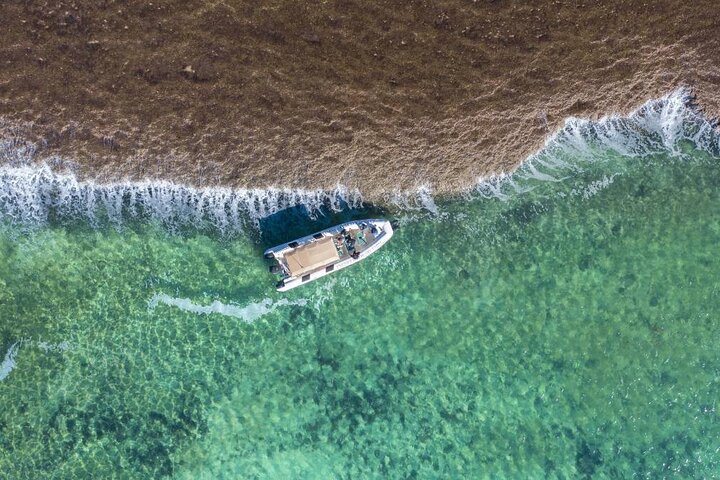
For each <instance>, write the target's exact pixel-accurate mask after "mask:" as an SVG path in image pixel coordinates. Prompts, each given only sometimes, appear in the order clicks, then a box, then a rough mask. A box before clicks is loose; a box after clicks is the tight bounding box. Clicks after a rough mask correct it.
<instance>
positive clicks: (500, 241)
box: [0, 104, 720, 479]
mask: <svg viewBox="0 0 720 480" xmlns="http://www.w3.org/2000/svg"><path fill="white" fill-rule="evenodd" d="M666 107H667V105H666V104H660V105H659V106H658V105H655V107H654V108H655V109H654V110H652V111H653V112H655V113H657V115H649V114H648V115H645V116H643V115H638V118H634V119H633V120H632V121H623V122H620V123H618V124H612V122H611V123H609V124H606V125H604V126H603V127H602V128H600V127H598V126H591V125H589V124H583V125H579V126H578V125H576V126H575V127H573V128H570V127H568V129H567V130H566V131H564V133H563V134H562V135H560V136H559V138H558V140H557V143H553V144H550V145H549V146H548V148H547V149H546V150H545V151H544V152H543V153H541V154H540V155H538V156H537V157H536V158H534V159H533V160H532V162H530V163H529V164H528V166H526V167H525V168H524V169H522V170H521V171H519V172H518V173H517V174H516V175H515V176H513V177H511V178H506V179H504V180H497V181H495V182H488V183H485V184H482V185H481V186H480V187H479V189H478V192H476V193H475V194H472V195H469V196H467V198H465V197H464V198H454V199H452V198H450V199H436V200H435V203H436V204H437V205H431V206H430V207H431V208H430V210H436V208H435V207H437V212H436V213H429V212H427V210H413V209H411V208H403V209H398V208H397V207H393V206H392V205H390V206H387V207H386V208H387V210H386V211H384V212H383V211H378V210H377V209H375V210H373V209H370V210H360V209H352V208H346V209H344V210H342V209H341V210H340V211H337V212H330V213H328V212H326V213H327V215H326V216H323V215H322V214H321V213H317V212H316V214H315V215H309V216H308V215H306V214H304V213H303V212H302V210H300V211H295V210H293V209H289V210H285V211H281V212H279V213H276V214H275V215H271V216H270V217H263V218H262V219H261V220H260V222H259V227H258V228H246V229H245V231H244V233H237V232H234V233H232V234H222V233H218V232H217V231H214V230H213V229H212V228H200V229H193V228H189V227H187V226H185V227H184V228H179V229H175V230H174V231H173V232H169V231H168V227H167V224H166V222H162V221H153V220H152V219H148V220H143V219H142V218H136V219H133V220H131V221H128V222H126V223H125V224H124V225H123V226H122V227H118V226H117V224H116V223H113V222H111V224H109V225H107V224H106V223H105V222H104V221H103V219H102V217H99V220H98V221H97V222H95V223H96V225H95V226H92V225H91V223H89V222H87V221H85V220H84V219H83V218H80V219H77V218H76V219H68V218H63V217H62V215H59V214H58V215H53V214H51V215H49V217H48V218H49V220H48V221H47V222H45V223H44V224H42V225H40V226H38V225H35V226H28V225H26V224H22V222H21V223H18V222H10V221H6V223H5V226H4V227H3V228H2V230H0V252H1V255H0V358H3V357H2V355H5V357H4V360H5V361H4V362H3V364H2V366H1V367H0V378H1V380H0V401H1V402H2V409H0V477H2V478H58V479H61V478H62V479H65V478H163V477H166V478H178V479H196V478H208V479H210V478H233V479H234V478H282V479H286V478H318V479H328V478H632V477H635V478H663V477H672V478H717V477H718V476H720V473H719V472H720V417H719V416H718V398H720V353H719V351H718V345H719V344H720V343H719V342H720V321H719V319H718V313H719V312H720V280H718V278H719V276H718V274H719V273H720V258H719V257H718V255H717V253H716V249H717V245H718V244H719V241H720V209H719V207H720V189H719V188H718V187H719V186H720V161H719V160H720V158H719V157H718V154H717V149H716V148H715V147H712V145H717V139H716V138H715V137H713V136H712V134H710V133H708V132H707V131H706V130H704V129H703V128H704V127H703V125H701V124H700V123H698V122H700V120H699V119H697V118H695V117H694V116H689V115H690V114H689V113H688V112H685V111H682V112H680V114H678V113H673V114H672V115H671V114H668V113H667V112H666V111H665V110H664V108H666ZM658 112H659V113H658ZM671 113H672V112H671ZM666 114H667V115H666ZM663 115H666V117H663ZM678 115H679V116H680V117H681V119H682V122H681V125H680V126H678V125H677V124H676V123H673V122H672V120H674V119H676V118H677V117H678ZM658 122H660V123H658ZM613 125H614V126H613ZM657 125H661V127H657ZM669 129H672V131H669ZM680 131H681V132H683V133H682V134H681V135H680V134H678V133H677V132H680ZM673 132H674V133H673ZM576 134H577V135H576ZM578 135H579V136H578ZM668 139H669V140H668ZM580 140H581V141H580ZM611 140H612V141H611ZM713 142H715V143H713ZM41 201H44V202H46V203H47V199H41ZM5 202H6V203H7V202H8V200H7V199H6V200H5ZM415 206H417V205H415ZM425 206H426V207H427V202H426V203H425ZM12 208H16V207H12ZM418 208H419V207H418ZM8 209H9V207H6V211H8ZM52 212H53V211H51V213H52ZM55 213H57V212H55ZM382 213H385V214H386V215H389V216H392V217H396V218H399V219H400V221H401V224H402V227H401V228H400V229H399V230H398V231H397V232H396V235H395V236H394V237H393V239H392V240H391V242H390V243H389V244H388V245H386V246H385V247H383V249H382V250H380V251H379V252H378V253H377V254H375V255H374V256H372V257H370V258H369V259H368V260H366V261H364V262H362V263H361V264H359V265H357V266H355V267H353V268H351V269H347V270H344V271H342V272H338V273H337V274H334V275H333V276H330V277H328V278H326V279H323V280H319V281H317V282H314V283H312V284H308V285H307V286H304V287H302V288H298V289H295V290H293V291H291V292H289V293H288V294H279V293H277V292H275V291H274V289H273V288H272V285H273V278H272V276H271V275H270V274H268V273H267V266H266V265H265V263H264V261H263V260H262V255H261V254H262V251H263V249H264V248H265V247H267V246H268V245H270V244H272V243H273V242H276V241H279V240H282V239H287V238H290V237H292V236H297V235H298V234H300V233H309V232H312V231H314V230H317V229H319V228H322V227H324V226H326V225H329V224H332V223H337V222H339V221H341V220H344V219H347V218H358V217H363V216H367V215H371V214H372V215H376V214H382ZM56 217H57V218H56ZM246 223H247V224H252V221H249V222H246ZM286 237H287V238H286ZM5 352H7V353H5Z"/></svg>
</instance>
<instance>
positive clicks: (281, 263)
mask: <svg viewBox="0 0 720 480" xmlns="http://www.w3.org/2000/svg"><path fill="white" fill-rule="evenodd" d="M392 235H393V228H392V225H390V222H389V221H387V220H378V219H371V220H362V221H354V222H346V223H342V224H340V225H336V226H334V227H330V228H327V229H325V230H322V231H320V232H317V233H315V234H313V235H308V236H306V237H302V238H299V239H297V240H294V241H292V242H288V243H283V244H282V245H278V246H277V247H273V248H269V249H267V250H266V251H265V258H267V259H274V260H275V261H276V262H277V263H276V264H274V265H271V266H270V272H272V273H277V274H280V275H281V276H282V279H281V280H280V281H279V282H278V283H277V285H276V287H277V290H278V291H279V292H284V291H287V290H290V289H292V288H295V287H298V286H300V285H303V284H305V283H308V282H311V281H313V280H317V279H318V278H320V277H324V276H325V275H329V274H331V273H333V272H336V271H338V270H341V269H343V268H345V267H349V266H350V265H354V264H355V263H357V262H359V261H360V260H363V259H365V258H367V257H368V256H369V255H371V254H372V253H374V252H375V251H377V250H378V249H379V248H380V247H381V246H383V245H384V244H385V243H386V242H387V241H388V240H390V237H392Z"/></svg>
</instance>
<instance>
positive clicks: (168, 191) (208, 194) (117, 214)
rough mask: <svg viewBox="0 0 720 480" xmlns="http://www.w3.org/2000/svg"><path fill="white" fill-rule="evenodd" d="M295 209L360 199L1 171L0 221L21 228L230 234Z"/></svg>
mask: <svg viewBox="0 0 720 480" xmlns="http://www.w3.org/2000/svg"><path fill="white" fill-rule="evenodd" d="M2 148H3V146H2V145H0V150H1V149H2ZM299 205H303V206H305V207H306V208H307V209H308V211H309V213H310V215H311V216H313V215H317V214H318V213H319V212H320V211H321V209H323V208H325V209H330V210H334V211H338V210H341V209H343V208H346V207H349V208H357V207H359V206H361V205H362V197H361V196H360V193H359V192H358V191H357V190H350V189H347V188H345V187H343V186H338V187H337V188H335V189H334V190H332V191H324V190H293V189H289V188H286V189H283V188H267V189H231V188H218V187H213V188H210V187H208V188H195V187H190V186H186V185H180V184H176V183H172V182H166V181H143V182H119V183H110V184H96V183H93V182H84V181H79V180H78V179H77V178H76V177H75V175H73V174H68V173H58V172H54V171H53V170H52V169H51V168H50V167H49V166H48V165H47V164H44V165H40V166H35V165H33V166H30V165H21V166H16V165H11V164H7V165H4V166H2V167H0V218H2V217H6V218H9V219H11V220H13V221H15V222H17V223H20V224H24V225H37V224H40V225H42V224H45V223H47V221H48V220H49V219H50V218H51V217H52V216H57V217H70V218H86V219H87V220H88V221H89V222H90V223H91V224H93V225H96V224H97V223H98V221H99V220H100V219H101V218H104V219H107V220H108V221H109V222H110V223H112V224H114V225H117V226H120V225H122V224H123V223H124V222H126V221H127V220H128V219H130V218H136V217H149V218H151V219H153V220H157V221H160V222H161V223H162V224H163V225H165V226H166V227H168V228H170V229H171V230H172V229H175V228H178V227H182V226H211V227H214V228H217V229H218V230H220V231H222V232H224V233H233V232H238V231H242V230H243V229H244V228H245V227H246V226H247V224H248V223H250V224H256V223H257V222H258V221H259V220H260V219H262V218H265V217H267V216H269V215H272V214H274V213H277V212H279V211H282V210H284V209H286V208H291V207H295V206H299Z"/></svg>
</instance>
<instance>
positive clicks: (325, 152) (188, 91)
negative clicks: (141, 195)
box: [0, 0, 720, 197]
mask: <svg viewBox="0 0 720 480" xmlns="http://www.w3.org/2000/svg"><path fill="white" fill-rule="evenodd" d="M0 31H2V32H3V33H2V36H1V37H0V65H1V66H2V76H1V77H0V118H1V119H2V121H1V122H0V129H1V130H2V134H3V136H4V137H5V138H18V139H22V140H28V141H32V142H35V143H36V144H37V145H39V148H40V151H39V152H38V153H39V155H37V158H38V160H40V161H41V160H42V159H43V158H47V157H49V156H54V155H60V156H62V157H63V158H65V159H69V161H68V162H67V163H66V165H65V166H68V167H69V168H71V169H73V170H74V171H75V172H76V173H77V174H78V175H79V176H80V177H81V178H84V179H97V180H100V181H114V180H119V179H141V178H162V179H171V180H174V181H178V182H182V183H187V184H192V185H223V186H232V187H268V186H282V187H302V188H332V187H334V186H335V185H337V184H338V183H341V184H344V185H346V186H348V187H349V188H359V189H360V190H361V191H363V192H364V194H365V195H367V196H368V197H372V196H373V195H374V194H382V193H387V192H388V191H395V190H411V189H414V188H417V187H418V186H420V185H427V186H430V187H431V188H432V189H433V190H434V191H435V192H439V193H447V192H455V191H459V190H462V189H465V188H467V187H468V186H470V185H472V184H473V183H474V182H475V181H476V179H477V178H478V177H481V176H487V175H492V174H496V173H500V172H507V171H510V170H512V169H513V168H514V167H516V166H517V165H518V164H519V163H520V162H521V161H522V160H524V159H525V158H527V156H528V155H529V154H531V153H532V152H534V151H536V150H537V149H538V148H539V147H541V146H542V144H543V142H544V141H545V139H546V138H547V137H548V136H549V135H550V134H552V133H553V132H554V131H556V130H557V129H558V128H559V127H560V126H562V123H563V122H564V120H565V119H566V118H568V117H570V116H577V117H586V118H599V117H600V116H602V115H606V114H612V113H618V114H623V113H627V112H629V111H630V110H632V109H634V108H636V107H638V106H639V105H640V104H642V103H643V102H644V101H646V100H648V99H650V98H658V97H661V96H663V95H665V94H667V93H669V92H670V91H672V90H674V89H676V88H678V87H681V86H685V87H688V88H689V89H690V90H691V91H692V92H693V94H694V96H695V100H696V102H697V105H698V108H700V109H702V110H703V111H704V113H705V114H706V115H707V116H708V117H710V118H715V117H717V116H718V113H719V112H720V95H718V92H720V90H719V89H718V87H719V86H720V68H719V67H718V64H717V61H716V58H717V55H716V52H717V51H720V12H719V11H718V10H717V9H716V8H714V4H713V3H712V2H709V1H699V2H680V1H662V2H638V1H630V2H628V1H608V2H602V5H595V4H593V2H580V1H554V2H503V1H477V0H473V1H470V0H443V1H440V2H432V3H430V2H420V1H417V2H367V1H360V0H342V1H340V0H338V1H329V2H325V3H322V4H310V3H302V2H287V1H278V0H272V1H266V2H246V1H235V0H228V1H224V2H223V1H221V2H215V3H212V4H210V3H208V2H204V1H200V0H194V1H185V0H183V1H179V0H178V1H164V0H160V1H153V2H152V3H150V2H134V3H133V2H131V3H126V2H115V1H109V0H108V1H92V2H91V1H86V0H78V1H74V2H63V1H59V2H33V3H30V4H28V3H26V2H20V1H13V0H10V1H6V2H2V4H0ZM61 166H62V165H61Z"/></svg>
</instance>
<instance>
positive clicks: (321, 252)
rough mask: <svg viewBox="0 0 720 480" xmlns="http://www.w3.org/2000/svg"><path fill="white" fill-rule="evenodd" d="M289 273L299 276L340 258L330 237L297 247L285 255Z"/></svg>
mask: <svg viewBox="0 0 720 480" xmlns="http://www.w3.org/2000/svg"><path fill="white" fill-rule="evenodd" d="M285 259H286V260H287V264H288V268H289V269H290V275H292V276H293V277H300V276H302V275H305V274H306V273H308V272H312V271H313V270H317V269H318V268H320V267H323V266H325V265H328V264H330V263H333V262H335V261H336V260H338V259H340V257H339V256H338V252H337V250H336V249H335V245H334V244H333V239H332V237H325V238H323V239H321V240H318V241H316V242H313V243H310V244H308V245H303V246H302V247H298V248H296V249H295V250H293V251H292V252H290V253H288V254H286V255H285Z"/></svg>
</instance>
